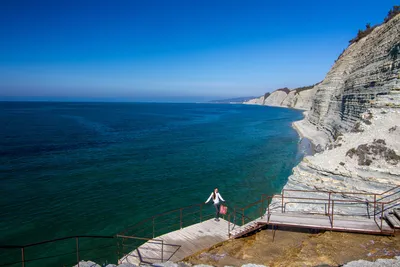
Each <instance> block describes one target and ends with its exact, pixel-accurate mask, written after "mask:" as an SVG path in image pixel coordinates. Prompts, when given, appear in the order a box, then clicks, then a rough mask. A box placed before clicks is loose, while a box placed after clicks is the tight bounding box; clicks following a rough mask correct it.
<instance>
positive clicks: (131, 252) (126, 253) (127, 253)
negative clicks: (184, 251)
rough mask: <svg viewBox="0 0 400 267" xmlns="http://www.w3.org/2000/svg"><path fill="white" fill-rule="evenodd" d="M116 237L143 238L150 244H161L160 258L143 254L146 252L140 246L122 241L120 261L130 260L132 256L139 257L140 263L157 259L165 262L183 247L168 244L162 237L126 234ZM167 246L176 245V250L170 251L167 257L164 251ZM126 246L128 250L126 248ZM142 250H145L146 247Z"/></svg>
mask: <svg viewBox="0 0 400 267" xmlns="http://www.w3.org/2000/svg"><path fill="white" fill-rule="evenodd" d="M116 237H117V238H121V239H122V240H142V241H144V242H147V243H149V244H158V245H160V258H149V257H146V256H143V254H145V253H141V249H140V248H139V247H133V246H132V245H129V244H126V243H124V242H123V243H122V252H123V253H122V254H123V256H122V258H120V259H119V260H118V263H123V262H129V258H130V257H133V258H137V260H138V261H139V263H146V264H153V263H154V262H155V261H158V262H164V261H168V260H170V259H171V258H172V257H173V256H174V255H175V253H176V252H177V251H178V250H179V249H180V248H181V246H180V245H175V244H167V243H165V241H164V240H162V239H154V238H143V237H135V236H124V235H116ZM166 247H174V248H175V250H174V251H172V252H171V251H168V252H169V254H170V255H169V256H167V257H165V255H166V252H164V251H165V248H166ZM126 248H127V249H128V250H125V249H126ZM142 250H145V248H144V249H142ZM157 251H158V250H157ZM150 260H151V261H150Z"/></svg>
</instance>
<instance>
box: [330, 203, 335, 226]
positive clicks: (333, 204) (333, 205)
mask: <svg viewBox="0 0 400 267" xmlns="http://www.w3.org/2000/svg"><path fill="white" fill-rule="evenodd" d="M334 207H335V201H334V200H332V219H331V228H333V214H334V212H333V211H334Z"/></svg>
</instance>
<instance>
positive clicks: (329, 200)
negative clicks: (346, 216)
mask: <svg viewBox="0 0 400 267" xmlns="http://www.w3.org/2000/svg"><path fill="white" fill-rule="evenodd" d="M331 193H332V192H329V198H328V216H329V213H330V209H331Z"/></svg>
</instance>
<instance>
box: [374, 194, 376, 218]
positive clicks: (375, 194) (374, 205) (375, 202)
mask: <svg viewBox="0 0 400 267" xmlns="http://www.w3.org/2000/svg"><path fill="white" fill-rule="evenodd" d="M375 217H376V194H374V221H376V219H375Z"/></svg>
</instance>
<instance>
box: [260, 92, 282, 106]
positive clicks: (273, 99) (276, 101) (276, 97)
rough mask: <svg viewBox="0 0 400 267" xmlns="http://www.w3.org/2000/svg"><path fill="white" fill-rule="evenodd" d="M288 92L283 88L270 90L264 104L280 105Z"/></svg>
mask: <svg viewBox="0 0 400 267" xmlns="http://www.w3.org/2000/svg"><path fill="white" fill-rule="evenodd" d="M287 95H288V93H287V92H286V91H283V90H276V91H274V92H272V93H271V94H270V95H269V96H268V97H267V98H266V99H265V101H264V105H266V106H275V107H280V106H281V105H282V102H283V100H285V98H286V97H287Z"/></svg>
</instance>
